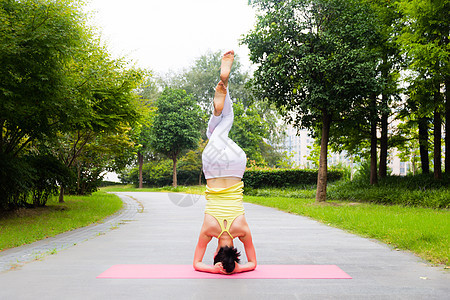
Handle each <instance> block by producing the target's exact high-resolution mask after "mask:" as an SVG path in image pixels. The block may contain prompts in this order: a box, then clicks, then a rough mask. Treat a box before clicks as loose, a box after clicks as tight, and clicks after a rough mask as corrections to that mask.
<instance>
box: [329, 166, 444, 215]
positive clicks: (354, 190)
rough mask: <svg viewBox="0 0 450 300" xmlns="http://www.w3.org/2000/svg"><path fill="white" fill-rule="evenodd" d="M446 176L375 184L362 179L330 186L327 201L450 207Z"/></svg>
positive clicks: (390, 178)
mask: <svg viewBox="0 0 450 300" xmlns="http://www.w3.org/2000/svg"><path fill="white" fill-rule="evenodd" d="M449 185H450V176H449V175H444V176H443V179H442V180H435V179H434V178H433V174H420V175H415V176H387V177H386V178H383V179H380V180H379V183H378V184H377V185H370V184H369V183H368V180H365V179H364V178H356V179H355V181H353V182H341V183H338V184H336V185H333V186H330V188H329V189H328V190H327V198H329V199H335V200H347V201H367V202H375V203H380V204H399V205H408V206H421V207H430V208H449V207H450V190H449V188H448V187H449Z"/></svg>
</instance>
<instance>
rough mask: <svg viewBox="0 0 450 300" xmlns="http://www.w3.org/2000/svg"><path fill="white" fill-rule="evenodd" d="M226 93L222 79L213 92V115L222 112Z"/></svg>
mask: <svg viewBox="0 0 450 300" xmlns="http://www.w3.org/2000/svg"><path fill="white" fill-rule="evenodd" d="M226 95H227V88H226V87H225V84H224V83H223V82H222V81H220V82H219V83H218V84H217V86H216V92H215V94H214V115H215V116H220V114H221V113H222V110H223V104H224V102H225V96H226Z"/></svg>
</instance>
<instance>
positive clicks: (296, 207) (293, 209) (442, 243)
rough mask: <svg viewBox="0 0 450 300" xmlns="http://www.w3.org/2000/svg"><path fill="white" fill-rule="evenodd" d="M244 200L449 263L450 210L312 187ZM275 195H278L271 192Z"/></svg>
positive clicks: (119, 188)
mask: <svg viewBox="0 0 450 300" xmlns="http://www.w3.org/2000/svg"><path fill="white" fill-rule="evenodd" d="M102 190H104V191H133V192H137V191H143V192H144V191H145V192H183V193H196V194H201V193H203V192H204V190H205V187H204V186H190V187H184V186H179V187H177V188H173V187H163V188H144V189H136V188H134V187H133V186H132V185H126V186H125V185H121V186H111V187H105V188H102ZM249 193H250V194H252V195H257V196H249V195H244V201H246V202H249V203H254V204H259V205H264V206H269V207H274V208H277V209H279V210H282V211H286V212H290V213H294V214H298V215H303V216H307V217H310V218H312V219H315V220H318V221H320V222H322V223H325V224H328V225H330V226H334V227H338V228H341V229H344V230H347V231H349V232H351V233H354V234H358V235H360V236H363V237H367V238H373V239H377V240H379V241H382V242H384V243H386V244H389V245H391V246H392V247H394V248H397V249H402V250H408V251H411V252H413V253H415V254H416V255H418V256H420V257H422V258H423V259H426V260H428V261H429V262H431V263H433V264H444V265H447V266H448V265H449V264H450V246H449V245H450V212H449V211H448V210H445V209H431V208H420V207H409V206H400V205H392V206H388V205H381V204H374V203H349V202H348V201H332V202H331V201H329V202H327V203H326V204H323V205H318V204H316V203H315V201H314V193H315V191H314V190H313V189H311V188H304V189H295V188H287V189H276V188H270V189H258V190H250V191H249ZM274 195H280V196H278V197H277V196H274Z"/></svg>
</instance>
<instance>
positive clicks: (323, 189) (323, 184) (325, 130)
mask: <svg viewBox="0 0 450 300" xmlns="http://www.w3.org/2000/svg"><path fill="white" fill-rule="evenodd" d="M330 125H331V116H330V115H328V113H327V112H326V111H324V112H323V114H322V138H321V141H320V159H319V171H318V173H317V192H316V202H325V201H326V200H327V151H328V138H329V134H330Z"/></svg>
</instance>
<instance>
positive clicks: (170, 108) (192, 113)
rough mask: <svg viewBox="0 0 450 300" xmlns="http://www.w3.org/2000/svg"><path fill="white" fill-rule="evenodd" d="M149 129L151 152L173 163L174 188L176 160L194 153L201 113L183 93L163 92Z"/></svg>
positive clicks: (176, 90) (168, 90)
mask: <svg viewBox="0 0 450 300" xmlns="http://www.w3.org/2000/svg"><path fill="white" fill-rule="evenodd" d="M156 108H157V111H156V114H155V116H154V119H153V126H152V128H151V138H150V141H151V142H150V143H151V146H152V148H153V149H154V150H155V151H156V152H158V153H161V154H164V155H166V156H167V157H169V158H170V159H172V161H173V186H174V187H176V186H177V158H178V155H179V154H180V153H181V151H183V150H188V149H195V148H196V147H197V146H198V142H199V139H200V128H199V124H201V123H200V121H201V110H200V107H199V106H198V104H197V103H196V102H195V100H194V99H192V97H191V96H190V95H188V94H187V93H186V91H184V90H181V89H172V88H166V89H164V91H163V92H162V93H161V95H160V97H159V98H158V100H157V102H156Z"/></svg>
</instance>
